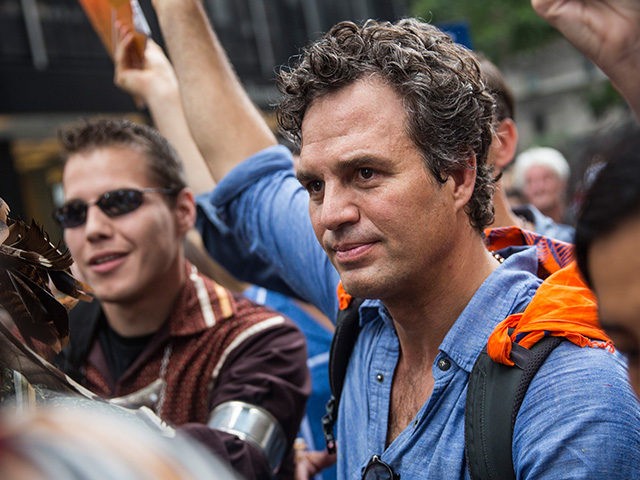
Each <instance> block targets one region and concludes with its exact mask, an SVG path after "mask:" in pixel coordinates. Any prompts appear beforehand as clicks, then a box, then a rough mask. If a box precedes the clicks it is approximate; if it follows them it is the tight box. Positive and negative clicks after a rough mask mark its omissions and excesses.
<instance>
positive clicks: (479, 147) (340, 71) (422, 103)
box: [277, 19, 494, 231]
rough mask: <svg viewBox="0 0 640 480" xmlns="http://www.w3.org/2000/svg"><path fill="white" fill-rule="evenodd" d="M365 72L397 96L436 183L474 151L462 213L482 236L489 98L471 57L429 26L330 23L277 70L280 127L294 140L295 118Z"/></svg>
mask: <svg viewBox="0 0 640 480" xmlns="http://www.w3.org/2000/svg"><path fill="white" fill-rule="evenodd" d="M371 75H374V76H377V77H378V78H380V79H382V80H383V81H384V82H386V83H387V84H388V85H389V86H390V87H392V88H393V89H394V90H395V91H396V92H397V93H398V95H399V96H400V97H401V98H402V101H403V104H404V106H405V110H406V112H407V115H406V128H407V132H408V134H409V136H410V138H411V139H412V140H413V142H414V143H415V145H416V146H417V147H418V149H419V150H420V152H421V154H422V157H423V159H424V162H425V164H426V166H427V167H428V169H429V170H430V171H431V173H432V175H433V176H434V177H435V178H436V179H437V180H438V181H439V182H440V183H441V184H443V183H445V182H446V180H447V177H449V176H450V175H452V174H453V173H455V172H457V171H460V170H462V169H464V168H468V163H467V161H468V158H469V156H470V155H472V154H475V157H476V183H475V188H474V193H473V196H472V198H471V199H470V200H469V203H468V204H467V205H466V208H465V210H466V212H467V214H468V216H469V221H470V223H471V225H472V226H473V227H475V228H476V229H477V230H480V231H481V230H482V229H483V228H484V227H485V226H486V225H489V224H490V223H491V222H492V221H493V215H494V210H493V202H492V201H491V198H492V195H493V191H494V180H493V175H492V167H491V166H490V165H487V163H486V158H487V152H488V149H489V145H490V144H491V136H492V133H493V126H492V120H493V109H494V100H493V98H492V97H491V95H490V94H489V92H488V91H487V90H486V88H485V86H484V83H483V81H482V79H481V76H480V68H479V66H478V62H477V61H476V60H475V57H474V55H473V53H471V52H470V51H469V50H467V49H466V48H464V47H462V46H460V45H457V44H455V43H454V42H453V41H452V40H451V38H449V36H447V35H446V34H444V33H443V32H442V31H440V30H439V29H438V28H436V27H434V26H433V25H430V24H428V23H425V22H422V21H420V20H417V19H404V20H400V21H398V22H395V23H390V22H377V21H375V20H367V21H366V22H364V23H363V24H361V25H357V24H355V23H353V22H341V23H338V24H337V25H335V26H334V27H333V28H331V30H329V32H327V33H326V34H325V35H324V36H323V37H321V38H320V39H319V40H317V41H316V42H314V43H312V44H311V45H310V46H308V47H307V48H306V49H305V50H304V51H303V53H302V55H301V56H300V57H299V63H298V64H297V66H295V67H293V68H291V69H283V70H282V71H281V72H280V74H279V78H278V87H279V89H280V91H281V92H282V93H283V95H284V97H283V100H282V101H281V103H280V105H279V107H278V111H277V114H278V122H279V125H280V128H281V129H282V130H283V131H284V132H285V133H287V134H289V135H290V136H291V137H292V138H293V139H295V141H297V142H298V143H301V142H302V141H303V139H302V134H301V126H302V120H303V118H304V115H305V113H306V110H307V108H309V106H310V105H311V103H312V102H313V101H314V100H315V99H317V98H318V97H321V96H323V95H326V94H328V93H331V92H335V91H337V90H339V89H340V88H342V87H345V86H347V85H350V84H352V83H353V82H355V81H357V80H360V79H363V78H365V77H367V76H371Z"/></svg>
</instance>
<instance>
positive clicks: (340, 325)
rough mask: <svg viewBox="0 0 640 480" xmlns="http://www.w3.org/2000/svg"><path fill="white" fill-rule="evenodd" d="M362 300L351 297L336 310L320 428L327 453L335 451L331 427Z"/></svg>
mask: <svg viewBox="0 0 640 480" xmlns="http://www.w3.org/2000/svg"><path fill="white" fill-rule="evenodd" d="M363 301H364V300H363V299H359V298H352V299H351V303H350V304H349V306H348V307H347V308H346V309H345V310H340V311H339V312H338V317H337V319H336V330H335V332H334V334H333V339H332V340H331V350H330V353H329V385H330V387H331V397H330V398H329V401H328V402H327V413H325V415H324V416H323V417H322V430H323V432H324V440H325V442H326V444H327V450H328V451H329V453H335V451H336V440H335V436H334V434H333V427H334V425H335V423H336V420H337V418H338V405H339V403H340V395H341V394H342V385H343V384H344V377H345V376H346V374H347V366H348V365H349V359H350V358H351V352H352V351H353V347H354V346H355V344H356V340H358V335H359V333H360V318H359V315H358V310H359V309H360V305H362V302H363Z"/></svg>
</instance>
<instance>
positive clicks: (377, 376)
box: [376, 373, 384, 383]
mask: <svg viewBox="0 0 640 480" xmlns="http://www.w3.org/2000/svg"><path fill="white" fill-rule="evenodd" d="M376 380H377V381H378V382H379V383H382V382H384V375H382V374H381V373H379V374H377V375H376Z"/></svg>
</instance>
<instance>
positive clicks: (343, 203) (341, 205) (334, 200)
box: [318, 184, 360, 230]
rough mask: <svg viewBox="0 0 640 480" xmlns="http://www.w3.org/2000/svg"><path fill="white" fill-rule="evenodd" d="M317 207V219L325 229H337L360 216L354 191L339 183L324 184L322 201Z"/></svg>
mask: <svg viewBox="0 0 640 480" xmlns="http://www.w3.org/2000/svg"><path fill="white" fill-rule="evenodd" d="M318 208H319V209H320V211H319V212H318V220H319V221H320V223H321V225H322V227H323V228H324V229H326V230H337V229H339V228H340V227H342V226H343V225H347V224H353V223H355V222H357V221H358V219H359V218H360V213H359V208H358V206H357V204H356V195H355V193H354V192H353V191H352V190H351V189H349V188H348V187H346V186H343V185H340V184H336V185H326V186H325V192H324V197H323V201H322V204H321V205H319V206H318Z"/></svg>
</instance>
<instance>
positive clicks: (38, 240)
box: [4, 219, 73, 270]
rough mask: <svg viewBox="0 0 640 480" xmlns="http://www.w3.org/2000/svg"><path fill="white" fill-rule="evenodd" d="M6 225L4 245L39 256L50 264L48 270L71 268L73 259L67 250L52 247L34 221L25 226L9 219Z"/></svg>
mask: <svg viewBox="0 0 640 480" xmlns="http://www.w3.org/2000/svg"><path fill="white" fill-rule="evenodd" d="M7 224H8V225H9V236H8V238H7V239H6V240H5V242H4V244H5V245H7V246H9V247H13V248H17V249H19V250H25V251H28V252H34V253H37V254H39V255H41V256H42V257H44V258H46V259H47V261H48V262H49V263H50V266H48V268H52V269H54V270H65V269H67V268H69V267H71V264H72V263H73V259H72V258H71V253H70V252H69V250H68V249H66V248H65V249H63V250H62V251H61V250H60V249H59V248H58V247H56V246H55V245H53V244H52V243H51V242H50V241H49V236H48V235H47V233H46V232H45V231H44V230H43V229H42V227H41V226H40V225H38V224H37V223H36V222H35V221H34V220H32V221H31V225H27V224H26V223H24V222H23V221H22V220H13V219H9V220H8V223H7Z"/></svg>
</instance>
